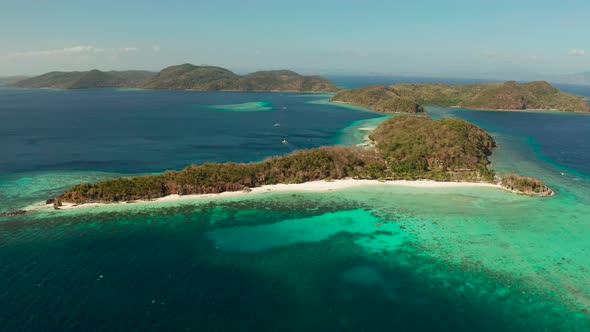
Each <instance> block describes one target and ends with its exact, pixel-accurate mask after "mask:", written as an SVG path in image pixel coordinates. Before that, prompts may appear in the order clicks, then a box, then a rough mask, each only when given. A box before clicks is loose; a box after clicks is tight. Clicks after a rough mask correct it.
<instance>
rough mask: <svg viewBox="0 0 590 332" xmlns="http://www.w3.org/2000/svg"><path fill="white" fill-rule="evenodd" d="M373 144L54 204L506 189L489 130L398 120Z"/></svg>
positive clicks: (88, 187) (94, 192) (110, 186)
mask: <svg viewBox="0 0 590 332" xmlns="http://www.w3.org/2000/svg"><path fill="white" fill-rule="evenodd" d="M370 139H371V140H373V141H374V143H375V144H374V148H360V147H341V146H338V147H320V148H317V149H309V150H301V151H296V152H293V153H291V154H288V155H286V156H280V157H274V158H269V159H267V160H264V161H262V162H256V163H231V162H230V163H206V164H202V165H191V166H187V167H186V168H185V169H183V170H181V171H167V172H164V173H162V174H157V175H145V176H134V177H126V178H117V179H111V180H106V181H101V182H97V183H83V184H79V185H76V186H74V187H72V188H70V189H68V190H67V191H65V192H64V193H63V194H62V195H61V196H59V197H57V198H55V199H52V200H50V201H48V203H52V202H55V203H57V202H70V203H75V204H82V203H95V202H101V203H112V202H123V201H135V200H145V199H155V198H159V197H164V196H168V195H173V194H178V195H189V194H211V193H221V192H227V191H241V190H245V191H248V190H249V189H250V188H253V187H260V186H263V185H270V184H279V183H303V182H309V181H314V180H336V179H345V178H352V179H375V180H422V179H430V180H436V181H464V182H485V183H501V181H502V180H500V179H499V178H497V177H496V176H495V174H494V172H493V170H491V169H489V168H488V164H489V163H490V161H489V159H488V157H489V156H490V155H491V153H492V150H493V149H494V147H495V143H494V140H493V139H492V137H491V136H490V135H489V134H488V133H486V132H485V131H484V130H483V129H481V128H479V127H477V126H476V125H474V124H471V123H469V122H467V121H465V120H461V119H457V118H444V119H440V120H432V119H430V118H428V117H423V116H398V117H393V118H391V119H388V120H386V121H384V122H383V123H381V124H380V125H379V126H378V127H377V128H376V129H375V130H374V131H373V133H372V134H371V135H370ZM510 179H511V180H510V183H508V185H509V187H508V186H506V188H507V189H509V190H512V191H515V192H519V193H524V194H528V195H539V196H546V195H551V194H552V192H551V190H550V189H549V188H547V187H546V186H545V185H544V184H542V183H541V182H540V181H538V180H536V179H532V178H520V177H516V176H514V175H511V176H510ZM519 179H525V180H526V181H525V180H523V181H519ZM506 183H507V182H506ZM58 206H59V205H58V204H56V207H58Z"/></svg>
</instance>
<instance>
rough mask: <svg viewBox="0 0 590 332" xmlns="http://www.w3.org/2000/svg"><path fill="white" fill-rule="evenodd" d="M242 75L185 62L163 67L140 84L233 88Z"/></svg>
mask: <svg viewBox="0 0 590 332" xmlns="http://www.w3.org/2000/svg"><path fill="white" fill-rule="evenodd" d="M239 78H240V76H238V75H236V74H234V73H233V72H231V71H230V70H227V69H225V68H221V67H213V66H195V65H191V64H183V65H178V66H171V67H167V68H165V69H163V70H162V71H160V72H159V73H158V74H157V75H155V76H154V77H151V78H149V79H147V80H145V81H143V82H141V83H140V84H139V87H140V88H143V89H156V90H158V89H160V90H161V89H163V90H204V91H213V90H231V89H233V88H234V85H235V82H236V81H237V80H238V79H239Z"/></svg>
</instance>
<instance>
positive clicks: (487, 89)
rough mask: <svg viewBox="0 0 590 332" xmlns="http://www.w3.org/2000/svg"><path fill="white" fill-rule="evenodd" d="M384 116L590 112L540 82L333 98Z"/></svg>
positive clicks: (348, 93) (369, 91)
mask: <svg viewBox="0 0 590 332" xmlns="http://www.w3.org/2000/svg"><path fill="white" fill-rule="evenodd" d="M331 101H333V102H343V103H349V104H353V105H357V106H363V107H367V108H370V109H373V110H375V111H378V112H385V113H419V112H423V111H424V108H423V106H424V105H432V106H443V107H451V106H454V107H461V108H467V109H479V110H555V111H567V112H590V106H589V105H588V103H587V102H586V101H585V100H584V99H583V98H582V97H579V96H575V95H572V94H568V93H564V92H561V91H559V90H558V89H556V88H555V87H553V86H552V85H551V84H549V83H547V82H544V81H538V82H529V83H517V82H515V81H508V82H504V83H486V84H467V85H447V84H394V85H391V86H372V87H363V88H358V89H352V90H344V91H341V92H339V93H337V94H336V95H335V96H333V97H332V98H331Z"/></svg>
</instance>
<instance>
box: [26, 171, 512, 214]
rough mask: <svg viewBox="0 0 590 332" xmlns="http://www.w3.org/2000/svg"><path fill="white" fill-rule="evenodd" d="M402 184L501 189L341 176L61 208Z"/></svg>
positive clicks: (37, 208) (65, 204)
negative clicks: (224, 190)
mask: <svg viewBox="0 0 590 332" xmlns="http://www.w3.org/2000/svg"><path fill="white" fill-rule="evenodd" d="M376 185H378V186H402V187H414V188H456V187H488V188H498V189H503V190H506V189H505V188H503V187H502V186H500V185H498V184H493V183H485V182H440V181H433V180H415V181H408V180H395V181H379V180H355V179H341V180H333V181H324V180H320V181H311V182H304V183H296V184H273V185H265V186H262V187H257V188H251V191H227V192H222V193H218V194H202V195H182V196H181V195H169V196H164V197H160V198H156V199H153V200H136V201H133V202H118V203H85V204H74V203H69V202H63V203H62V204H63V205H62V206H61V207H60V210H69V209H81V208H93V207H94V208H96V207H101V206H110V205H125V204H149V203H156V202H164V201H166V202H171V201H186V200H198V199H211V198H225V197H234V196H240V195H258V194H264V193H269V192H325V191H335V190H342V189H349V188H354V187H366V186H376ZM52 209H53V204H45V202H43V203H39V204H34V205H30V206H28V207H26V208H24V210H27V211H41V210H52Z"/></svg>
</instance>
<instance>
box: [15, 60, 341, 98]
mask: <svg viewBox="0 0 590 332" xmlns="http://www.w3.org/2000/svg"><path fill="white" fill-rule="evenodd" d="M12 86H14V87H22V88H53V89H86V88H110V87H127V88H141V89H163V90H200V91H217V90H230V91H310V92H331V91H336V90H338V88H337V87H336V85H334V83H332V82H330V81H328V80H326V79H324V78H321V77H317V76H302V75H299V74H297V73H295V72H293V71H290V70H276V71H258V72H254V73H251V74H248V75H244V76H240V75H237V74H235V73H233V72H232V71H230V70H228V69H225V68H221V67H214V66H195V65H191V64H183V65H178V66H171V67H168V68H165V69H163V70H162V71H160V72H159V73H153V72H146V71H110V72H102V71H100V70H91V71H87V72H51V73H47V74H44V75H41V76H37V77H32V78H28V79H25V80H21V81H18V82H16V83H12Z"/></svg>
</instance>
